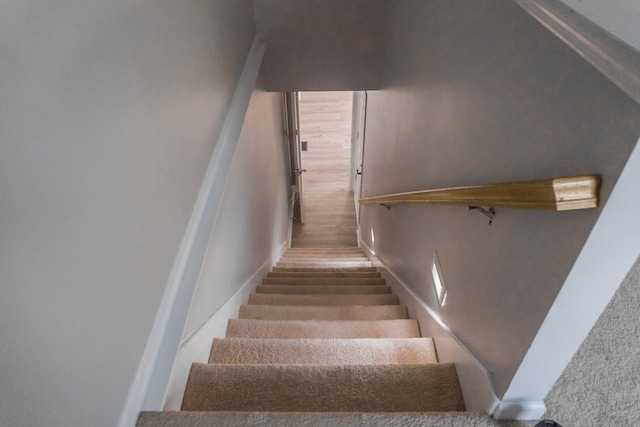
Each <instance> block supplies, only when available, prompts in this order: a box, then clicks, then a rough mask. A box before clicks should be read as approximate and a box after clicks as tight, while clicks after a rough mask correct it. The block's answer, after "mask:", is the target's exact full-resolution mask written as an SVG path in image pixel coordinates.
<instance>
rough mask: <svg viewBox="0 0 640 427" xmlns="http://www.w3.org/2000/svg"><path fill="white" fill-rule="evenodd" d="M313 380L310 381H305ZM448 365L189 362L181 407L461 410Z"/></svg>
mask: <svg viewBox="0 0 640 427" xmlns="http://www.w3.org/2000/svg"><path fill="white" fill-rule="evenodd" d="M310 384H313V387H309V385H310ZM456 384H457V376H456V372H455V368H454V366H453V365H449V364H438V365H421V366H415V365H408V366H401V367H395V366H296V365H292V366H279V365H271V366H261V365H252V366H239V365H206V364H194V366H193V368H192V371H191V375H190V377H189V382H188V384H187V389H186V392H185V398H184V403H183V408H182V409H183V410H187V411H274V412H283V411H296V412H345V411H365V412H428V411H438V412H442V411H462V410H464V402H463V401H462V399H461V395H460V391H459V388H456V386H455V385H456Z"/></svg>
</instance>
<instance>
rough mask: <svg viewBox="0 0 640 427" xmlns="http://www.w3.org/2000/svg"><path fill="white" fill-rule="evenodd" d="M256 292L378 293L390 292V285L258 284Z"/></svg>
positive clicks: (311, 293)
mask: <svg viewBox="0 0 640 427" xmlns="http://www.w3.org/2000/svg"><path fill="white" fill-rule="evenodd" d="M256 293H258V294H282V295H285V294H298V295H313V294H324V295H327V294H335V295H379V294H390V293H391V287H390V286H378V285H370V286H369V285H356V286H349V285H258V287H257V288H256Z"/></svg>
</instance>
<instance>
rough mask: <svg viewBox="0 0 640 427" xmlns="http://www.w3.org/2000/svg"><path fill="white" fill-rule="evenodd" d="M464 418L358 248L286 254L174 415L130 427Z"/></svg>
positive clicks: (197, 370)
mask: <svg viewBox="0 0 640 427" xmlns="http://www.w3.org/2000/svg"><path fill="white" fill-rule="evenodd" d="M464 410H465V405H464V401H463V398H462V393H461V391H460V386H459V383H458V378H457V374H456V369H455V366H454V365H452V364H447V363H438V361H437V357H436V352H435V348H434V345H433V341H432V340H431V339H430V338H423V337H420V330H419V327H418V323H417V321H416V320H412V319H408V316H407V309H406V307H404V306H400V305H398V298H397V296H395V295H393V294H391V289H390V288H389V287H388V286H387V285H386V284H385V281H384V279H382V278H380V274H379V273H378V272H377V271H376V269H375V268H374V267H373V266H372V264H371V262H370V261H369V259H368V258H367V257H366V256H365V254H364V253H363V252H362V250H360V249H358V248H348V249H346V248H344V249H307V248H304V249H303V248H295V249H289V250H288V251H287V253H286V254H285V256H284V257H283V258H282V259H281V260H280V261H279V262H278V263H277V265H276V266H275V267H274V268H273V270H272V271H271V272H270V273H269V274H268V277H267V278H265V279H264V281H263V284H262V285H260V286H258V287H257V289H256V292H255V293H254V294H252V295H251V296H250V298H249V302H248V304H247V305H243V306H242V307H241V308H240V314H239V319H234V320H230V321H229V324H228V328H227V334H226V338H224V339H214V340H213V345H212V347H211V354H210V358H209V363H207V364H202V363H194V364H193V366H192V369H191V373H190V375H189V380H188V382H187V386H186V391H185V395H184V400H183V403H182V411H181V412H155V413H154V412H146V413H142V414H141V415H140V419H139V420H138V426H139V427H148V426H206V425H225V426H226V425H238V426H239V425H291V426H293V425H422V421H424V419H422V420H421V418H420V417H421V416H424V415H426V414H424V413H433V412H440V413H443V412H444V413H447V412H458V413H459V411H464ZM451 415H452V414H449V415H447V414H439V417H440V418H441V419H445V420H446V419H447V417H448V416H451ZM443 417H444V418H443ZM416 422H417V423H418V424H414V423H416ZM425 425H426V424H425ZM434 425H435V424H434Z"/></svg>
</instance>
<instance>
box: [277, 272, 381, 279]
mask: <svg viewBox="0 0 640 427" xmlns="http://www.w3.org/2000/svg"><path fill="white" fill-rule="evenodd" d="M279 277H280V278H301V279H304V278H312V277H314V278H318V279H346V278H352V279H376V278H378V277H380V272H378V271H270V272H269V273H267V278H279Z"/></svg>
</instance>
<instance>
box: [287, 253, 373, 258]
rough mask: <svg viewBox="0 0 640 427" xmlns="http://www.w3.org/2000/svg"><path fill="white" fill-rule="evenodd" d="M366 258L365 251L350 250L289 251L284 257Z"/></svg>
mask: <svg viewBox="0 0 640 427" xmlns="http://www.w3.org/2000/svg"><path fill="white" fill-rule="evenodd" d="M356 257H357V258H365V259H367V256H366V255H365V254H364V253H350V252H344V253H340V252H334V253H313V252H306V253H301V252H298V253H295V252H287V253H285V254H284V256H283V259H289V258H314V259H320V260H322V259H325V258H329V259H332V258H356Z"/></svg>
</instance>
